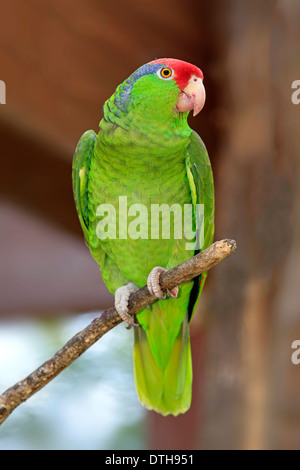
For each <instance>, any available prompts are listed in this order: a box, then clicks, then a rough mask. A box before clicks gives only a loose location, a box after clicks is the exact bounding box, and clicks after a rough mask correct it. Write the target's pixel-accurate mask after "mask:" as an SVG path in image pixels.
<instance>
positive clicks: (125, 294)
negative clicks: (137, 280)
mask: <svg viewBox="0 0 300 470" xmlns="http://www.w3.org/2000/svg"><path fill="white" fill-rule="evenodd" d="M137 289H138V287H137V286H136V285H135V284H134V283H133V282H129V283H128V284H127V285H126V286H121V287H119V288H118V289H117V290H116V292H115V309H116V310H117V312H118V314H119V315H120V317H121V318H122V320H123V321H124V322H125V323H127V329H128V330H129V329H130V328H132V327H138V326H140V325H139V324H138V323H135V322H134V317H133V316H132V315H129V313H128V302H129V297H130V295H131V294H132V293H133V292H135V291H136V290H137Z"/></svg>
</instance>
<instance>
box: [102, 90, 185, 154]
mask: <svg viewBox="0 0 300 470" xmlns="http://www.w3.org/2000/svg"><path fill="white" fill-rule="evenodd" d="M103 115H104V117H103V119H102V120H101V122H100V128H101V130H102V131H103V133H104V137H105V135H106V136H107V137H108V138H109V140H110V142H109V144H110V145H111V144H112V143H113V142H112V137H113V134H112V133H114V134H115V136H116V137H117V138H116V139H115V141H116V145H117V144H118V142H124V143H125V142H130V141H134V142H135V144H136V143H138V144H139V145H140V146H145V147H147V148H148V150H149V147H150V148H151V147H152V146H153V148H156V149H157V147H158V146H160V148H161V149H162V148H165V149H166V150H167V149H169V150H170V151H172V147H173V148H176V149H177V150H178V148H179V147H185V148H186V146H187V145H188V141H189V138H190V136H191V133H192V130H191V128H190V127H189V125H188V123H187V116H188V113H180V112H177V111H174V110H173V109H172V108H171V107H170V108H167V109H165V110H162V109H160V108H159V107H158V106H155V103H154V105H153V107H152V108H151V109H149V103H148V104H145V106H143V103H141V104H140V105H139V107H138V108H133V109H131V108H129V109H128V110H123V109H120V108H119V107H118V106H117V105H116V103H115V100H114V95H113V96H112V97H111V98H110V99H109V100H108V101H106V103H105V105H104V107H103ZM113 140H114V139H113Z"/></svg>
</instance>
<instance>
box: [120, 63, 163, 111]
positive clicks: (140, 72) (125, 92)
mask: <svg viewBox="0 0 300 470" xmlns="http://www.w3.org/2000/svg"><path fill="white" fill-rule="evenodd" d="M162 66H163V64H145V65H142V66H141V67H140V68H138V69H137V70H136V71H135V72H133V74H132V75H130V77H128V78H127V79H126V80H125V81H124V82H123V83H122V84H121V85H120V86H119V87H118V89H117V91H116V94H115V105H116V106H117V107H118V108H119V109H121V110H122V111H126V104H127V102H128V99H129V97H130V93H131V90H132V87H133V85H134V83H135V82H136V81H137V80H138V79H139V78H141V77H143V76H144V75H149V74H153V73H156V72H157V70H158V69H160V68H161V67H162Z"/></svg>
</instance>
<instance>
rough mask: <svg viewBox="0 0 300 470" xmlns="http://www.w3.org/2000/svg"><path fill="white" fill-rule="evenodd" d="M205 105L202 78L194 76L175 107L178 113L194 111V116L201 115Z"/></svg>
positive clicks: (182, 91) (180, 94) (181, 93)
mask: <svg viewBox="0 0 300 470" xmlns="http://www.w3.org/2000/svg"><path fill="white" fill-rule="evenodd" d="M204 103H205V88H204V85H203V81H202V79H201V78H199V77H196V76H195V75H193V76H192V77H191V79H190V80H189V83H188V85H187V86H186V87H185V88H184V90H181V92H180V93H179V97H178V101H177V104H176V106H175V109H177V111H181V112H185V111H192V110H193V116H196V115H197V114H198V113H200V111H201V109H202V108H203V106H204Z"/></svg>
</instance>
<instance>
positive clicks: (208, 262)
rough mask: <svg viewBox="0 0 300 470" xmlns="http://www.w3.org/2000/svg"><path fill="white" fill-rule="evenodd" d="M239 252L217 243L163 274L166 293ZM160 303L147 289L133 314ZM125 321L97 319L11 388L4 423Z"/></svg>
mask: <svg viewBox="0 0 300 470" xmlns="http://www.w3.org/2000/svg"><path fill="white" fill-rule="evenodd" d="M235 249H236V242H235V241H234V240H221V241H218V242H215V243H213V244H212V245H211V246H210V247H208V248H207V249H206V250H204V251H202V252H200V253H199V254H198V255H196V256H194V257H193V258H191V259H189V260H187V261H185V262H184V263H182V264H180V265H178V266H176V267H175V268H172V269H170V270H169V271H167V272H165V273H162V274H161V275H160V284H161V287H162V290H163V291H166V290H167V289H173V288H174V287H176V286H178V285H180V284H184V283H185V282H188V281H190V280H191V279H193V278H194V277H196V276H198V275H199V274H201V273H204V272H205V271H208V270H209V269H211V268H212V267H213V266H215V265H216V264H218V263H219V262H220V261H222V260H223V259H225V258H227V257H228V256H229V255H230V254H231V253H233V252H234V251H235ZM156 300H157V299H156V297H153V296H152V295H151V294H150V292H149V291H148V289H147V286H144V287H142V288H141V289H139V290H137V291H136V292H134V293H133V294H132V296H131V297H130V299H129V313H130V314H131V315H135V314H136V313H138V312H139V311H140V310H141V309H142V308H145V307H147V305H149V304H151V303H152V302H155V301H156ZM121 322H122V320H121V318H120V317H119V315H118V313H117V312H116V310H115V309H114V308H110V309H109V310H106V311H105V312H103V313H102V315H101V316H100V317H98V318H95V319H94V320H93V321H92V322H91V323H90V324H89V325H88V326H87V327H86V328H84V329H83V330H82V331H80V332H79V333H77V334H76V335H75V336H73V338H71V339H70V340H69V341H68V342H67V343H66V344H65V345H64V346H63V347H62V348H61V349H60V350H59V351H57V353H56V354H54V356H53V357H52V358H51V359H49V360H48V361H46V362H44V363H43V364H42V365H41V366H40V367H38V369H36V370H35V371H34V372H32V373H31V374H30V375H28V376H27V377H26V378H25V379H23V380H21V381H19V382H17V383H16V384H15V385H13V386H12V387H10V388H8V389H7V390H6V391H5V392H4V393H3V394H2V395H1V396H0V424H1V423H3V421H5V419H6V418H7V417H8V416H9V415H10V414H11V413H12V412H13V410H14V409H15V408H16V407H17V406H18V405H20V404H21V403H23V402H24V401H26V400H27V399H28V398H29V397H31V396H32V395H34V393H36V392H37V391H38V390H40V389H41V388H43V387H44V386H45V385H47V384H48V383H49V382H50V381H51V380H52V379H54V377H56V376H57V375H58V374H60V372H62V371H63V370H64V369H65V368H66V367H68V366H69V365H70V364H71V363H72V362H73V361H75V359H77V358H78V357H79V356H81V354H82V353H84V351H86V350H87V349H88V348H89V347H90V346H92V345H93V344H94V343H95V342H96V341H97V340H98V339H99V338H101V336H103V335H104V334H105V333H107V332H108V331H109V330H111V329H112V328H114V327H115V326H117V325H118V324H119V323H121Z"/></svg>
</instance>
